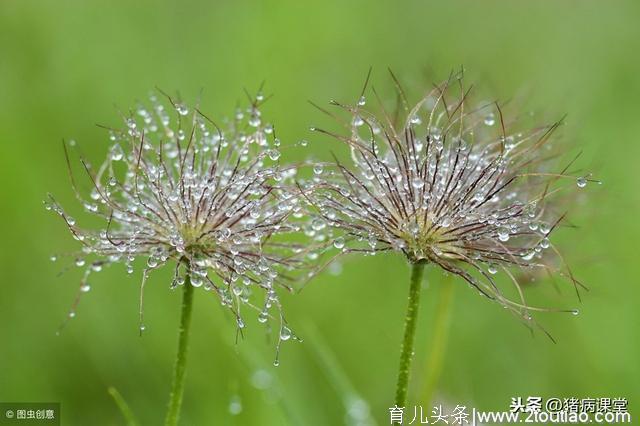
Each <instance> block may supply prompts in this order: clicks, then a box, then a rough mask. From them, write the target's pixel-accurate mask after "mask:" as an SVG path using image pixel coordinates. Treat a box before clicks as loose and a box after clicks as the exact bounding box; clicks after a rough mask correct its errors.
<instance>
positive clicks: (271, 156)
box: [268, 149, 280, 161]
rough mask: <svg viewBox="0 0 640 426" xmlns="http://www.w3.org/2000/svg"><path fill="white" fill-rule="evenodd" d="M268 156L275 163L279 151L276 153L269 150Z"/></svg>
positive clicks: (273, 150)
mask: <svg viewBox="0 0 640 426" xmlns="http://www.w3.org/2000/svg"><path fill="white" fill-rule="evenodd" d="M268 155H269V158H270V159H272V160H273V161H276V160H277V159H278V158H280V151H278V150H277V149H271V150H269V153H268Z"/></svg>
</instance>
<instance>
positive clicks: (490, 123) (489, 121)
mask: <svg viewBox="0 0 640 426" xmlns="http://www.w3.org/2000/svg"><path fill="white" fill-rule="evenodd" d="M484 124H486V125H487V126H493V125H494V124H496V118H495V116H494V115H493V113H491V114H489V115H487V116H486V117H485V118H484Z"/></svg>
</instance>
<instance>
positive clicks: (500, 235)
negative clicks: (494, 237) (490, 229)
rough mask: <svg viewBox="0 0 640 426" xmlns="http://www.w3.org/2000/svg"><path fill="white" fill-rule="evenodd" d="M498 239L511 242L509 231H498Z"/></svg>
mask: <svg viewBox="0 0 640 426" xmlns="http://www.w3.org/2000/svg"><path fill="white" fill-rule="evenodd" d="M498 239H499V240H500V241H503V242H505V241H509V231H506V230H500V231H498Z"/></svg>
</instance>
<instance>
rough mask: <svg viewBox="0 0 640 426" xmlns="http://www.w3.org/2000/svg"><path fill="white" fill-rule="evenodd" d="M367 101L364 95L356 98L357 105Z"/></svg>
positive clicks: (362, 104)
mask: <svg viewBox="0 0 640 426" xmlns="http://www.w3.org/2000/svg"><path fill="white" fill-rule="evenodd" d="M366 103H367V100H366V99H365V97H364V95H363V96H360V99H358V105H359V106H364V104H366Z"/></svg>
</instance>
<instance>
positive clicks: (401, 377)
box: [395, 261, 425, 407]
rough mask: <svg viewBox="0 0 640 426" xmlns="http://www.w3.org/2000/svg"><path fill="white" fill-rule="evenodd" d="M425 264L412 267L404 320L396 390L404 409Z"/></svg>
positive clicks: (416, 263) (396, 400)
mask: <svg viewBox="0 0 640 426" xmlns="http://www.w3.org/2000/svg"><path fill="white" fill-rule="evenodd" d="M424 266H425V262H422V261H418V262H415V263H413V264H412V267H411V283H410V286H409V305H408V306H407V316H406V317H405V319H404V339H403V340H402V346H401V349H400V367H399V369H398V385H397V388H396V399H395V404H396V405H397V406H398V407H404V405H405V403H406V401H407V391H408V389H409V373H410V372H411V360H412V358H413V341H414V337H415V334H416V321H417V319H418V309H419V307H420V286H421V283H422V274H423V272H424Z"/></svg>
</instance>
